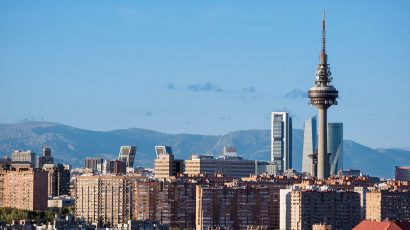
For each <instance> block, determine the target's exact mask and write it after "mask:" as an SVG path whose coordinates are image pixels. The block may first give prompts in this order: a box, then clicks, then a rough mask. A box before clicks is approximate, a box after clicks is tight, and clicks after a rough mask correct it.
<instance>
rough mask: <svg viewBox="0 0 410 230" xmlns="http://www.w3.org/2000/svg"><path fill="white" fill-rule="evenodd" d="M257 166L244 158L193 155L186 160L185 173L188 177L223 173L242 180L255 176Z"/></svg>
mask: <svg viewBox="0 0 410 230" xmlns="http://www.w3.org/2000/svg"><path fill="white" fill-rule="evenodd" d="M256 167H257V164H256V162H255V161H254V160H246V159H244V158H243V157H229V156H222V157H218V158H215V157H213V156H208V155H195V154H194V155H191V156H190V157H189V160H185V173H186V174H188V175H200V174H208V175H213V174H217V173H222V174H223V175H224V176H226V177H233V178H241V177H248V176H249V175H251V174H255V169H256Z"/></svg>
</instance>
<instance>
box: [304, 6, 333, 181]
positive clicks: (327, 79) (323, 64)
mask: <svg viewBox="0 0 410 230" xmlns="http://www.w3.org/2000/svg"><path fill="white" fill-rule="evenodd" d="M308 96H309V98H310V104H311V105H314V106H316V107H317V108H318V110H319V116H318V117H319V127H318V155H317V178H318V179H327V178H328V177H329V171H330V170H329V167H330V166H329V154H328V153H327V109H328V108H329V107H330V106H332V105H337V101H336V99H337V97H338V91H337V90H336V88H335V87H334V86H333V85H332V77H331V72H330V67H329V64H328V63H327V54H326V21H325V13H323V19H322V51H321V52H320V63H319V64H318V65H317V68H316V79H315V83H314V85H313V87H312V88H310V89H309V91H308Z"/></svg>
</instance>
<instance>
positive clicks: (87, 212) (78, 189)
mask: <svg viewBox="0 0 410 230" xmlns="http://www.w3.org/2000/svg"><path fill="white" fill-rule="evenodd" d="M139 178H140V177H138V176H130V175H127V176H118V175H93V176H88V175H83V176H78V177H76V178H75V179H74V184H75V186H74V189H75V192H74V194H75V200H76V202H75V216H76V218H80V219H84V220H85V221H87V222H91V223H97V225H98V227H102V226H117V225H118V224H120V223H126V221H128V220H130V219H133V216H132V213H133V211H132V206H133V203H132V190H133V186H132V185H133V184H134V182H135V180H138V179H139Z"/></svg>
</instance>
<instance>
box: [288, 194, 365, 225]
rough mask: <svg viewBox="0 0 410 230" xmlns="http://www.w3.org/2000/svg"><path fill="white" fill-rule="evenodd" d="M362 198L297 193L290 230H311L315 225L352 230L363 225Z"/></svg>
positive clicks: (293, 197)
mask: <svg viewBox="0 0 410 230" xmlns="http://www.w3.org/2000/svg"><path fill="white" fill-rule="evenodd" d="M360 216H361V215H360V196H359V194H358V193H356V192H351V191H313V190H294V191H292V192H291V224H290V229H306V230H311V229H312V226H313V225H314V224H323V223H326V224H327V225H332V227H333V228H334V229H342V230H343V229H346V230H347V229H349V230H350V229H352V228H353V227H354V226H356V225H357V224H358V223H359V222H360V220H361V219H360Z"/></svg>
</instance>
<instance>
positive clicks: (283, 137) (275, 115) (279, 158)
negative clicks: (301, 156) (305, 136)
mask: <svg viewBox="0 0 410 230" xmlns="http://www.w3.org/2000/svg"><path fill="white" fill-rule="evenodd" d="M271 161H273V164H274V165H275V168H276V174H282V173H283V172H284V171H285V170H287V169H291V168H292V118H291V117H290V116H289V113H287V112H272V129H271Z"/></svg>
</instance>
